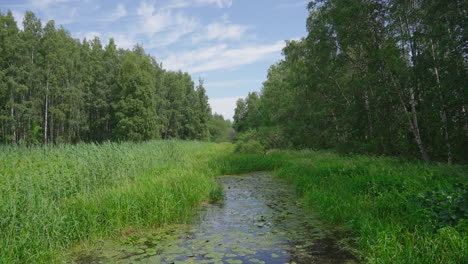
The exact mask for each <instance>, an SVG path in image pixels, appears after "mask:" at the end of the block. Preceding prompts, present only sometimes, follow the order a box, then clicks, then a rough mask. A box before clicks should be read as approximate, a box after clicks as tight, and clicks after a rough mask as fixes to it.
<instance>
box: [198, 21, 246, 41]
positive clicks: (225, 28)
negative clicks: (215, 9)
mask: <svg viewBox="0 0 468 264" xmlns="http://www.w3.org/2000/svg"><path fill="white" fill-rule="evenodd" d="M247 29H248V26H244V25H238V24H226V23H212V24H209V25H207V26H206V27H205V28H204V29H203V30H202V31H200V32H198V33H197V34H194V35H193V37H192V42H193V43H198V42H201V41H211V40H228V39H229V40H239V39H241V38H242V37H243V36H244V34H245V32H246V31H247Z"/></svg>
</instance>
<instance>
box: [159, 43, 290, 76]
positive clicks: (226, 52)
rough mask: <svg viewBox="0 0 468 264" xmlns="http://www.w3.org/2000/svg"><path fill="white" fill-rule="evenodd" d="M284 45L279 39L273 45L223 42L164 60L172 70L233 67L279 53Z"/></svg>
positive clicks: (193, 71)
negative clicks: (238, 45) (236, 45)
mask: <svg viewBox="0 0 468 264" xmlns="http://www.w3.org/2000/svg"><path fill="white" fill-rule="evenodd" d="M284 46H285V42H284V41H278V42H276V43H274V44H271V45H254V46H249V47H243V48H228V45H226V44H222V45H217V46H213V47H210V48H201V49H197V50H192V51H187V52H182V53H178V54H172V55H170V56H168V57H167V58H165V59H163V60H162V61H163V62H164V66H165V67H166V68H168V69H170V70H176V71H177V70H184V71H188V72H190V73H199V72H206V71H213V70H223V69H232V68H235V67H237V66H241V65H246V64H251V63H254V62H256V61H260V60H263V59H265V58H268V57H269V56H271V55H274V54H278V53H279V52H280V51H281V50H282V49H283V48H284Z"/></svg>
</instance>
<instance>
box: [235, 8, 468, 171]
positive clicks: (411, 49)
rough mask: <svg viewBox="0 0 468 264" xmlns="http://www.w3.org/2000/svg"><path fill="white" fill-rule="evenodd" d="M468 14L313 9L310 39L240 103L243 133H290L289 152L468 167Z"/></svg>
mask: <svg viewBox="0 0 468 264" xmlns="http://www.w3.org/2000/svg"><path fill="white" fill-rule="evenodd" d="M467 7H468V6H467V5H466V4H461V3H460V2H459V1H450V3H447V4H444V2H443V1H415V0H410V1H363V0H356V1H349V0H318V1H313V2H311V3H310V4H309V11H310V13H309V17H308V19H307V21H306V27H307V31H308V34H307V36H306V37H304V38H302V39H300V40H295V41H288V42H287V45H286V47H285V48H284V49H283V54H284V59H283V60H281V61H279V62H278V63H276V64H275V65H273V66H272V67H271V68H270V69H269V71H268V78H267V80H266V81H265V82H264V83H263V88H262V91H261V93H260V94H256V93H251V94H249V95H248V96H247V97H246V98H245V99H240V100H239V101H238V102H237V107H236V111H235V116H234V126H233V127H234V128H235V129H236V131H237V132H244V131H248V130H249V129H257V130H258V131H262V130H263V131H271V130H275V131H277V132H280V133H275V134H276V135H275V138H276V139H274V140H272V139H271V138H270V139H268V140H267V141H270V142H281V144H273V145H278V146H279V147H282V146H283V144H284V145H285V146H288V143H289V142H290V143H291V144H292V146H293V147H296V148H313V149H337V150H339V151H340V152H343V153H367V154H373V155H392V156H405V157H411V158H415V157H419V158H421V159H423V160H425V161H430V160H436V161H442V160H445V161H447V162H448V163H453V162H454V161H457V162H461V163H463V162H466V161H467V157H468V155H467V150H466V149H467V148H466V147H464V145H466V124H467V117H468V116H467V115H466V100H464V99H461V98H466V91H464V90H463V87H464V86H466V85H464V83H466V81H467V77H468V74H467V70H466V67H465V66H466V56H465V55H464V54H465V53H464V50H465V46H466V45H465V41H464V37H463V36H464V35H466V33H465V32H464V30H465V28H466V26H465V24H466V23H464V21H465V20H466V19H465V18H464V15H463V14H464V13H463V10H464V9H466V8H467ZM260 134H263V133H260ZM264 136H265V137H268V136H271V135H268V134H264ZM262 140H263V139H262ZM283 142H284V143H283ZM269 147H270V146H269ZM272 147H276V146H272Z"/></svg>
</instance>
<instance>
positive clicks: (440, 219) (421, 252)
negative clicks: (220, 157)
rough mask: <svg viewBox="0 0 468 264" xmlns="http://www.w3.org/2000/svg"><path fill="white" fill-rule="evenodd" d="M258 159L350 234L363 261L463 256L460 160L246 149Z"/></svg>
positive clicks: (457, 259)
mask: <svg viewBox="0 0 468 264" xmlns="http://www.w3.org/2000/svg"><path fill="white" fill-rule="evenodd" d="M266 161H274V162H275V163H274V164H271V166H270V167H274V168H275V174H276V175H277V176H278V177H282V178H285V179H288V180H290V181H291V182H293V184H294V186H295V188H296V190H297V192H298V193H299V194H300V195H301V196H302V197H303V199H304V200H305V201H306V202H307V204H308V205H309V206H310V207H312V208H314V209H315V210H316V211H317V212H318V213H319V215H320V217H321V219H323V221H325V222H326V223H329V224H332V225H336V226H338V227H340V228H341V229H343V230H344V231H346V232H348V234H350V235H351V237H353V238H354V241H350V242H351V243H352V244H354V245H355V247H357V249H358V250H359V252H360V253H359V254H360V255H361V258H362V259H363V260H364V262H365V263H427V264H432V263H440V264H445V263H468V255H467V246H468V239H467V233H468V232H467V219H466V198H467V197H466V194H467V192H466V183H467V180H468V177H467V175H468V171H467V167H462V166H446V165H428V164H425V163H422V162H407V161H404V160H399V159H395V158H376V157H367V156H358V155H353V156H340V155H337V154H334V153H330V152H324V151H319V152H314V151H282V152H277V153H272V154H270V155H266V156H261V155H259V156H257V157H256V158H254V157H250V162H251V163H256V162H258V163H259V164H263V163H265V162H266ZM261 167H262V168H264V167H268V166H265V164H263V165H261ZM460 185H461V186H462V187H460ZM455 186H458V187H455ZM457 188H459V189H457ZM460 188H461V189H460ZM434 194H437V195H438V197H437V198H434V197H432V196H433V195H434ZM423 198H424V199H426V200H430V201H431V203H430V204H429V205H427V204H426V205H422V202H421V201H422V199H423ZM457 199H458V200H457ZM461 207H463V208H461ZM463 209H464V210H465V211H464V212H465V214H464V215H462V216H461V217H460V210H463ZM457 217H458V219H457ZM452 218H453V219H452ZM454 219H455V220H457V221H455V220H454ZM448 220H450V221H448ZM449 223H451V224H449ZM454 223H456V224H454Z"/></svg>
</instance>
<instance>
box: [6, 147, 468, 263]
mask: <svg viewBox="0 0 468 264" xmlns="http://www.w3.org/2000/svg"><path fill="white" fill-rule="evenodd" d="M233 150H234V146H233V145H232V144H214V143H200V142H182V141H165V142H164V141H151V142H146V143H119V144H116V143H108V144H103V145H92V144H91V145H90V144H80V145H74V146H71V145H64V146H56V147H50V146H43V147H35V148H31V149H28V148H21V147H0V263H52V262H57V261H59V260H58V259H57V255H59V254H60V253H62V252H63V251H64V250H66V249H68V248H70V247H72V246H74V245H76V244H77V243H79V242H82V241H93V240H95V239H97V238H101V237H108V236H111V235H114V234H118V232H120V231H124V230H127V229H129V228H132V229H139V228H151V227H155V226H158V225H161V224H170V223H185V222H188V221H190V219H191V217H192V215H193V212H194V211H195V210H194V209H195V208H196V207H197V206H198V205H199V204H200V203H201V202H203V201H205V200H208V199H210V198H211V199H219V198H220V197H221V196H222V190H221V189H220V188H219V186H218V185H217V184H216V182H215V181H214V180H213V177H212V176H215V175H221V174H235V173H243V172H249V171H260V170H272V171H274V172H275V174H276V175H277V176H278V177H282V178H285V179H289V180H290V181H291V182H292V183H293V184H294V186H295V187H296V190H297V192H298V193H299V194H300V195H301V196H302V197H303V199H304V200H305V201H306V202H307V204H308V205H309V206H310V207H312V208H314V209H315V210H316V211H317V212H318V213H319V214H320V216H321V218H322V219H323V220H324V222H327V223H330V224H332V225H336V226H339V227H341V228H342V229H343V230H345V231H347V232H349V234H350V235H351V237H352V238H354V239H355V240H354V242H353V243H354V244H355V246H356V247H357V248H358V249H359V252H360V254H361V256H362V258H363V259H364V261H365V262H368V263H464V262H465V263H466V262H467V254H466V251H467V238H466V237H467V227H466V226H467V222H466V215H465V216H464V217H462V218H461V219H460V218H458V219H457V218H456V217H459V215H458V216H457V214H456V213H457V212H458V211H456V210H458V209H459V208H458V207H459V203H460V201H462V202H464V203H465V204H466V197H461V198H460V188H462V189H464V188H466V184H465V183H466V182H467V174H468V173H467V168H466V167H461V166H451V167H449V166H445V165H428V164H424V163H418V162H405V161H402V160H399V159H393V158H374V157H366V156H339V155H336V154H333V153H329V152H313V151H279V152H274V153H270V154H267V155H258V154H242V153H237V152H234V151H233ZM456 183H461V184H462V187H460V185H456ZM463 184H464V185H463ZM456 186H458V187H456ZM457 188H458V189H457ZM463 195H465V196H466V191H465V193H464V194H463ZM457 199H458V200H457ZM460 199H461V200H460ZM421 201H425V202H426V204H424V203H422V202H421ZM457 206H458V207H457ZM465 206H466V205H465ZM447 212H448V213H447ZM452 213H453V214H454V215H453V216H452ZM453 217H455V220H457V221H455V220H453V219H452V218H453Z"/></svg>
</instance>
